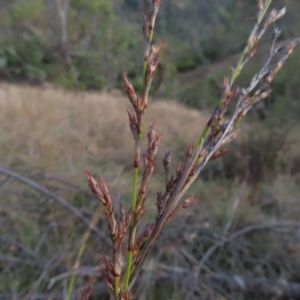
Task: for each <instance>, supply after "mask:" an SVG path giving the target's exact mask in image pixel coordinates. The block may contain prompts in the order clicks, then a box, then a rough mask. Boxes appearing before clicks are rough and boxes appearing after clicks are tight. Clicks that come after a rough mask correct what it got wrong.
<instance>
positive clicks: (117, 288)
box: [114, 276, 120, 298]
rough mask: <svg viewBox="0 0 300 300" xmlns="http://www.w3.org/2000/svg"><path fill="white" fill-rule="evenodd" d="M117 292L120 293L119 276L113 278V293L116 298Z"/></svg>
mask: <svg viewBox="0 0 300 300" xmlns="http://www.w3.org/2000/svg"><path fill="white" fill-rule="evenodd" d="M119 292H120V276H115V278H114V293H115V297H116V298H117V297H118V296H119Z"/></svg>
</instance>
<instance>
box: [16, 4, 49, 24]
mask: <svg viewBox="0 0 300 300" xmlns="http://www.w3.org/2000/svg"><path fill="white" fill-rule="evenodd" d="M44 8H45V4H44V1H43V0H26V1H20V2H16V1H15V2H14V3H13V4H12V7H11V18H12V21H13V22H27V21H28V20H30V21H31V20H33V19H34V20H36V19H39V20H41V19H42V16H43V10H44Z"/></svg>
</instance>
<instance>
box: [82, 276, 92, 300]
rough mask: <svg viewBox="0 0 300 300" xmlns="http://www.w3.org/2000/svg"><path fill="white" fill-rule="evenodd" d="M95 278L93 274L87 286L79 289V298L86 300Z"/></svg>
mask: <svg viewBox="0 0 300 300" xmlns="http://www.w3.org/2000/svg"><path fill="white" fill-rule="evenodd" d="M94 280H95V276H93V277H92V278H91V279H90V281H89V283H88V284H87V286H86V287H85V288H84V289H83V290H82V291H81V300H88V299H89V298H90V296H91V293H92V287H93V283H94Z"/></svg>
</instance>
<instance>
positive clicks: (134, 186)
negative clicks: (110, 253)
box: [123, 17, 155, 291]
mask: <svg viewBox="0 0 300 300" xmlns="http://www.w3.org/2000/svg"><path fill="white" fill-rule="evenodd" d="M151 23H152V24H151V28H150V33H149V43H150V45H151V43H152V40H153V32H154V23H155V17H154V18H153V19H152V22H151ZM150 47H151V46H150ZM150 47H149V45H148V46H147V47H146V50H145V55H144V63H143V85H144V86H143V89H144V102H145V104H146V106H147V103H148V94H149V88H148V89H147V86H146V70H147V57H148V55H149V52H150ZM145 115H146V110H145V112H144V115H143V117H142V121H141V122H142V124H141V132H140V134H139V141H140V142H141V141H142V139H143V133H144V120H145ZM140 142H139V143H138V144H137V145H136V156H135V164H134V169H133V182H132V198H131V223H130V232H129V242H128V253H127V261H126V270H125V277H124V287H123V289H124V291H127V290H128V287H129V280H130V276H131V272H132V267H133V266H132V261H133V252H134V249H133V248H134V244H135V238H136V230H137V226H136V225H137V224H136V223H135V213H136V201H137V180H138V173H139V163H138V164H136V162H137V161H138V162H139V158H138V157H137V156H139V155H140Z"/></svg>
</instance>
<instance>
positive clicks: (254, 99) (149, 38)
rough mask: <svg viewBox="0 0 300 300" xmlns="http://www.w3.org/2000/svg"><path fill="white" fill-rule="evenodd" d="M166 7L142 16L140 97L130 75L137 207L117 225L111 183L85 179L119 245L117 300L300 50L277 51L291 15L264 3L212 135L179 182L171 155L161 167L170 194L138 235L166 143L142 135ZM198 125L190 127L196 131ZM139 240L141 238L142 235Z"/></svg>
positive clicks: (113, 277) (260, 0)
mask: <svg viewBox="0 0 300 300" xmlns="http://www.w3.org/2000/svg"><path fill="white" fill-rule="evenodd" d="M161 1H163V0H152V9H151V12H150V14H149V15H146V14H144V15H143V34H144V39H145V45H146V46H145V55H144V63H143V82H144V84H143V91H142V93H141V94H138V93H137V92H136V91H135V89H134V87H133V86H132V84H131V83H130V81H129V79H128V78H127V76H126V75H125V74H123V81H124V89H125V91H126V93H127V95H128V99H129V102H130V104H131V109H130V110H128V111H127V113H128V119H129V126H130V129H131V133H132V137H133V141H134V145H135V147H134V155H133V178H132V195H131V207H130V208H129V209H128V210H127V211H125V209H124V207H121V211H120V213H119V214H118V217H117V213H116V210H115V207H114V202H113V199H112V198H111V195H110V192H109V189H108V187H107V184H106V182H105V180H104V178H103V177H99V178H98V179H95V178H94V177H93V176H92V175H91V174H90V173H89V172H86V174H87V178H88V183H89V186H90V189H91V191H92V192H93V194H94V195H95V196H96V198H97V199H98V200H99V201H100V203H101V204H102V205H103V206H104V209H105V213H106V218H107V223H108V228H109V234H110V239H111V242H112V251H111V255H110V256H109V257H105V256H101V260H102V264H101V265H100V272H101V275H102V278H103V280H104V281H105V283H106V285H107V287H108V289H109V291H110V294H111V297H112V299H117V300H129V299H134V296H133V293H132V288H133V285H134V283H135V281H136V280H137V279H138V277H139V273H140V272H141V269H142V266H143V264H144V263H145V260H146V258H147V256H148V254H149V251H150V250H151V248H152V246H153V244H154V242H155V241H156V239H157V238H158V236H159V234H160V233H161V231H162V229H163V228H164V226H165V225H166V224H167V223H168V222H169V221H170V220H171V219H173V218H174V217H175V215H176V214H177V213H178V211H180V210H182V209H186V208H187V207H188V206H189V205H190V203H191V202H192V200H193V196H186V192H187V191H188V189H189V187H190V186H191V185H192V183H193V182H194V181H195V179H196V178H197V177H198V176H199V174H200V173H201V171H202V170H203V168H204V167H205V166H206V164H207V163H208V162H209V161H210V160H213V159H216V158H219V157H221V156H223V155H225V154H226V153H227V150H226V148H225V147H226V145H227V144H228V143H230V142H231V141H232V140H233V139H234V138H235V137H236V135H237V133H238V130H237V128H236V127H237V125H238V123H239V122H240V121H241V120H242V119H243V117H244V116H245V115H246V113H247V112H248V111H249V110H250V109H251V108H252V107H253V106H254V105H255V104H257V103H258V102H260V101H263V100H264V99H265V98H266V97H268V96H269V95H270V93H271V90H270V84H271V82H272V80H273V78H274V76H275V75H276V73H277V72H278V71H279V70H280V68H281V67H282V65H283V64H284V63H285V61H286V60H287V58H288V57H289V56H290V55H291V53H292V51H293V49H294V47H295V46H296V45H297V44H298V43H299V42H300V39H299V38H298V39H295V40H293V41H291V42H290V43H288V45H286V46H284V47H280V46H277V43H276V42H277V39H278V37H279V35H280V29H279V28H277V27H276V25H275V22H276V21H277V20H278V19H279V18H281V17H282V16H283V15H284V14H285V11H286V10H285V8H282V9H280V10H276V9H273V10H271V11H270V12H269V13H268V11H269V8H270V5H271V2H272V0H257V16H256V18H255V22H254V27H253V29H252V31H251V33H250V35H249V38H248V40H247V42H246V45H245V47H244V50H243V51H242V54H241V56H240V58H239V60H238V62H237V64H236V66H235V67H233V68H232V69H231V73H230V74H229V76H228V77H225V78H224V80H223V85H222V96H221V98H220V100H219V101H218V104H217V106H216V108H215V110H214V111H213V113H212V115H211V117H210V119H209V120H208V122H207V125H206V126H205V128H204V129H203V130H202V132H199V137H195V140H196V142H195V143H194V144H191V145H188V146H187V150H186V158H185V160H184V161H182V162H181V163H180V164H179V165H178V167H177V169H176V171H175V172H174V174H172V175H171V174H169V172H170V164H171V152H170V151H166V153H165V155H164V159H163V162H162V165H163V168H164V170H165V176H166V186H165V190H164V191H160V192H157V196H156V199H155V202H156V207H157V216H156V218H155V220H153V222H152V223H151V224H149V225H148V227H147V228H144V229H143V230H141V228H140V230H139V231H138V225H139V223H140V220H141V219H142V218H143V216H144V213H145V201H146V197H147V192H148V188H149V184H150V179H151V177H152V174H153V170H154V162H155V158H156V154H157V152H158V149H159V144H160V141H161V138H162V134H161V133H159V132H158V131H157V128H156V123H155V122H152V123H151V124H150V125H149V129H148V130H147V133H146V134H143V130H144V126H145V125H144V120H145V114H146V111H147V105H148V95H149V91H150V87H151V83H152V80H153V77H154V75H155V72H156V70H157V68H158V65H159V61H160V58H159V51H160V48H161V44H162V42H160V41H159V42H157V43H153V34H154V29H155V20H156V17H157V15H158V11H159V6H160V2H161ZM269 27H271V28H272V30H273V34H272V42H271V46H270V51H269V55H268V58H267V59H266V62H265V64H264V65H263V66H262V68H261V69H260V70H259V71H258V72H257V73H256V74H254V76H253V77H252V79H251V81H250V82H249V84H248V85H247V86H244V87H239V86H235V81H236V79H237V78H238V76H239V75H240V73H241V71H242V69H243V67H244V66H245V65H246V63H247V62H248V61H249V60H250V59H251V58H252V57H253V56H254V55H255V53H256V50H257V47H258V42H259V41H260V39H261V37H262V36H263V35H264V34H265V32H266V31H267V29H268V28H269ZM230 106H232V107H233V110H232V111H233V112H232V113H231V116H230V117H229V118H228V117H227V118H226V121H224V113H225V112H226V111H227V110H228V108H229V107H230ZM194 125H195V124H191V126H194ZM144 138H145V139H146V140H147V146H146V149H144V150H143V149H142V146H141V145H142V140H143V139H144ZM139 173H140V174H139ZM148 201H149V200H148ZM150 201H151V200H150ZM152 201H154V200H152ZM138 232H141V233H139V234H138ZM125 237H127V238H125ZM196 277H197V276H196ZM90 290H91V286H89V288H88V289H87V291H88V292H83V293H82V299H87V293H88V294H90Z"/></svg>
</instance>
